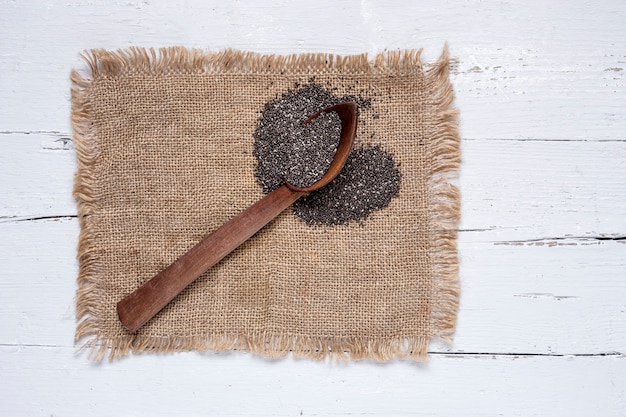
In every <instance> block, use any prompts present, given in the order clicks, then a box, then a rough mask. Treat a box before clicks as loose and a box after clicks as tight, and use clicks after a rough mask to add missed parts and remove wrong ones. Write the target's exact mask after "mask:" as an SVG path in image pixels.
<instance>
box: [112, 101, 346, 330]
mask: <svg viewBox="0 0 626 417" xmlns="http://www.w3.org/2000/svg"><path fill="white" fill-rule="evenodd" d="M332 111H334V112H336V113H337V114H338V115H339V118H340V119H341V137H340V139H339V144H338V146H337V151H336V152H335V156H334V157H333V160H332V162H331V163H330V166H329V167H328V170H327V171H326V173H325V174H324V176H323V177H322V178H321V179H320V180H318V181H316V182H314V183H313V184H311V185H309V186H307V187H297V186H295V185H293V184H290V183H289V182H287V181H285V184H284V185H282V186H280V187H279V188H277V189H276V190H274V191H272V192H271V193H270V194H268V195H266V196H265V197H263V198H262V199H261V200H259V201H257V202H256V203H255V204H253V205H252V206H250V207H249V208H247V209H246V210H244V211H243V212H241V213H240V214H238V215H237V216H235V217H233V218H232V219H231V220H229V221H228V222H227V223H225V224H224V225H222V226H221V227H220V228H219V229H217V230H215V231H214V232H213V233H211V234H210V235H208V236H206V237H205V238H204V239H203V240H201V241H200V242H199V243H198V244H197V245H196V246H194V247H193V248H191V249H189V251H187V253H185V254H184V255H182V256H181V257H180V258H178V259H177V260H176V261H174V263H172V264H171V265H170V266H168V267H167V268H165V269H164V270H163V271H161V272H159V273H158V274H157V275H155V276H154V277H153V278H152V279H150V280H149V281H147V282H146V283H144V284H143V285H142V286H141V287H139V288H137V289H136V290H135V291H133V292H132V293H130V294H129V295H127V296H126V297H125V298H124V299H122V300H121V301H120V302H119V303H117V315H118V316H119V318H120V321H121V322H122V324H124V326H126V328H127V329H128V330H130V331H131V332H135V331H137V330H138V329H139V328H140V327H141V326H143V325H144V324H146V323H147V322H148V320H150V319H151V318H152V317H154V316H155V315H156V314H157V313H158V312H159V311H161V310H162V309H163V307H165V306H166V305H167V304H168V303H169V302H170V301H172V300H173V299H174V297H176V296H177V295H178V294H179V293H180V292H181V291H182V290H183V289H185V288H186V287H187V286H188V285H189V284H191V283H192V282H193V281H195V280H196V279H197V278H198V277H199V276H200V275H201V274H202V273H204V272H205V271H206V270H207V269H209V268H210V267H212V266H213V265H215V264H216V263H218V262H219V261H220V260H222V259H223V258H224V257H225V256H226V255H228V254H229V253H230V252H232V251H233V250H235V249H236V248H237V247H238V246H239V245H241V244H242V243H243V242H245V241H246V240H248V239H249V238H250V237H252V236H253V235H254V234H255V233H256V232H258V231H259V230H261V229H262V228H263V227H264V226H265V225H266V224H268V223H269V222H270V221H271V220H272V219H274V218H275V217H276V216H278V215H279V214H280V213H281V212H282V211H283V210H285V209H286V208H287V207H289V206H290V205H291V204H292V203H293V202H294V201H296V200H297V199H298V198H300V197H302V196H303V195H305V194H307V193H309V192H311V191H315V190H317V189H319V188H321V187H323V186H325V185H327V184H328V183H330V182H331V181H332V180H333V179H334V178H335V177H336V176H337V175H338V174H339V172H340V171H341V169H342V168H343V166H344V164H345V163H346V160H347V159H348V155H349V154H350V151H351V149H352V143H353V142H354V137H355V136H356V126H357V119H358V112H357V105H356V104H355V103H353V102H345V103H340V104H336V105H334V106H331V107H328V108H326V109H324V110H321V111H319V112H317V113H315V114H313V115H312V116H310V117H309V118H308V119H307V120H306V121H305V123H310V122H311V120H313V119H315V118H316V117H318V116H319V115H320V114H322V113H328V112H332Z"/></svg>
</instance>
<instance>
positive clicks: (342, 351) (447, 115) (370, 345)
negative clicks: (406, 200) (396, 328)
mask: <svg viewBox="0 0 626 417" xmlns="http://www.w3.org/2000/svg"><path fill="white" fill-rule="evenodd" d="M420 55H421V50H409V51H388V52H383V53H380V54H377V55H376V57H375V58H374V59H373V60H372V61H369V60H368V56H367V54H360V55H351V56H337V55H332V54H322V53H318V54H299V55H297V54H294V55H288V56H279V55H261V54H258V53H253V52H242V51H236V50H226V51H223V52H217V53H207V52H205V51H202V50H198V49H187V48H182V47H172V48H161V49H158V50H156V49H143V48H136V47H133V48H129V49H125V50H118V51H107V50H102V49H94V50H91V51H87V52H85V53H84V54H83V55H82V57H83V58H84V60H85V61H86V63H87V64H88V65H89V68H90V74H88V75H87V76H83V75H81V74H79V73H78V72H77V71H73V72H72V74H71V79H72V83H73V86H72V124H73V128H74V142H75V147H76V152H77V157H78V171H77V173H76V176H75V186H74V195H75V197H76V199H77V200H78V215H79V219H80V222H81V233H80V237H79V245H78V259H79V262H80V269H79V277H78V283H79V290H78V292H77V307H76V316H77V320H78V326H77V329H76V336H75V341H76V343H77V344H78V343H79V342H80V341H81V340H83V339H87V340H86V341H84V342H83V343H82V345H81V346H80V348H79V350H84V349H85V350H88V351H89V357H90V358H91V359H93V360H95V361H101V360H103V359H104V358H106V357H107V356H108V358H109V359H110V360H113V359H116V358H120V357H123V356H125V355H128V354H129V353H140V352H174V351H184V350H200V351H208V350H211V351H230V350H245V351H248V352H252V353H259V354H262V355H264V356H266V357H283V356H285V355H287V354H289V353H291V354H293V355H294V356H296V357H303V356H304V357H309V358H313V359H318V360H323V359H326V358H330V359H331V360H348V359H350V360H358V359H369V360H376V361H388V360H391V359H395V358H410V359H413V360H417V361H422V360H425V359H426V355H427V349H428V345H429V341H430V340H429V339H430V337H411V338H407V337H398V338H385V339H381V340H371V339H370V340H363V339H362V338H357V337H340V338H337V337H323V336H320V337H311V336H292V335H290V336H286V335H279V334H271V333H267V332H265V333H260V334H256V335H207V336H206V337H200V336H196V337H190V338H181V337H167V338H155V337H150V336H140V335H128V336H119V337H107V336H105V335H102V334H101V333H100V331H99V329H100V326H99V323H98V317H103V316H104V312H102V311H98V310H97V309H98V305H99V300H101V299H102V298H103V297H104V294H102V293H101V291H102V290H101V289H99V287H98V285H97V284H98V276H99V272H100V271H101V268H100V265H99V264H98V259H99V256H98V253H96V251H95V247H94V245H93V243H94V240H95V239H96V237H95V236H94V234H93V230H92V226H91V224H92V221H93V219H94V218H95V217H96V216H97V215H98V207H97V201H98V198H97V195H96V194H95V190H94V188H93V184H94V179H95V172H94V171H95V164H96V161H97V159H98V152H99V149H98V142H97V132H96V131H95V128H94V126H92V125H91V124H90V113H91V105H90V85H91V82H92V81H93V80H95V79H97V78H101V77H116V76H123V75H133V74H135V75H136V74H146V75H168V74H180V73H194V74H196V73H200V74H202V73H217V72H219V73H228V72H232V73H264V72H268V73H269V72H271V73H276V72H282V73H285V74H289V73H306V74H311V75H314V74H315V73H316V72H320V71H325V72H328V71H331V72H344V73H353V74H359V73H363V74H384V73H394V74H398V73H421V72H424V74H425V78H426V83H427V88H428V90H429V92H430V96H429V97H430V98H429V100H428V102H427V103H426V108H427V111H428V112H429V113H430V115H431V118H430V119H431V120H435V123H434V124H432V125H430V126H428V127H427V128H428V130H429V132H430V135H429V138H430V142H429V144H430V145H429V157H430V159H431V160H432V162H433V168H432V170H431V172H430V181H429V194H428V195H429V201H430V204H429V212H430V219H431V224H432V228H431V230H430V233H431V239H432V242H433V245H432V246H431V260H432V269H433V294H432V296H433V299H432V300H433V308H432V310H431V325H432V328H433V329H434V331H433V332H432V334H431V335H429V336H432V337H438V338H442V339H444V340H448V339H449V337H450V335H451V334H452V332H453V331H454V326H455V321H456V310H457V306H458V296H459V292H458V283H457V281H458V278H457V276H458V266H457V256H456V232H455V230H456V224H457V222H458V218H459V191H458V188H457V187H455V186H454V185H452V184H451V183H450V181H449V174H450V173H451V172H453V171H455V170H457V169H458V167H459V163H460V160H459V159H460V152H459V136H458V128H457V112H456V110H454V109H452V108H451V103H452V100H453V97H454V94H453V92H452V87H451V85H450V82H449V80H448V66H449V62H450V58H449V55H448V49H447V46H446V48H445V49H444V52H443V54H442V56H441V57H440V58H439V60H438V61H437V62H436V63H434V64H432V65H430V66H429V67H428V68H427V69H424V68H423V67H422V64H421V59H420Z"/></svg>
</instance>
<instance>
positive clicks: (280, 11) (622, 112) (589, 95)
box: [0, 0, 626, 140]
mask: <svg viewBox="0 0 626 417" xmlns="http://www.w3.org/2000/svg"><path fill="white" fill-rule="evenodd" d="M601 3H604V4H601ZM601 3H600V4H599V3H596V2H586V3H581V2H578V3H576V4H572V3H571V2H569V1H566V0H557V1H552V2H550V4H545V2H542V1H539V0H533V1H526V2H515V3H496V4H489V3H483V2H480V1H478V0H473V1H470V2H457V1H438V0H429V1H421V2H412V3H409V2H407V3H405V4H403V5H402V7H401V8H399V7H398V5H397V4H396V3H394V2H392V1H390V0H387V1H363V2H357V1H352V2H345V3H342V7H338V6H337V5H336V4H335V2H332V1H330V0H320V1H318V2H314V3H306V2H299V3H297V4H293V3H290V2H286V1H284V0H283V1H279V2H276V3H274V4H267V3H262V2H261V3H259V2H252V1H247V2H240V3H236V4H231V3H229V2H220V1H193V2H188V3H187V4H186V7H182V6H181V5H176V4H175V3H170V2H158V1H157V2H139V1H136V2H135V1H129V2H119V3H115V4H110V3H107V2H91V1H73V2H71V3H70V4H63V5H62V4H60V3H56V4H55V3H49V2H8V3H7V4H6V5H5V6H4V8H3V12H1V13H0V22H1V24H0V39H2V41H1V42H3V45H5V46H6V47H5V48H3V56H2V59H1V60H0V72H1V73H2V77H0V102H2V103H5V105H3V106H0V131H9V132H16V131H29V132H33V131H57V132H62V133H63V134H68V132H69V131H70V126H69V117H68V115H69V112H70V103H69V88H70V85H69V72H70V70H71V68H73V67H82V68H85V66H84V65H83V64H81V62H80V60H79V59H78V57H77V56H78V53H79V52H81V51H83V50H85V49H89V48H94V47H104V48H120V47H127V46H130V45H143V46H169V45H185V46H190V47H199V48H204V49H211V50H219V49H224V48H229V47H230V48H238V49H245V50H253V51H257V52H263V53H280V54H289V53H294V52H311V51H325V52H332V53H338V54H351V53H361V52H369V53H370V54H373V53H376V52H379V51H381V50H384V49H405V48H419V47H424V48H425V52H424V57H425V59H426V60H430V61H432V60H434V59H436V58H437V56H438V54H439V52H440V51H441V48H442V46H443V44H444V43H445V41H448V42H449V43H450V47H451V50H452V53H453V54H454V55H455V56H456V57H458V59H459V63H458V65H457V67H456V69H455V73H454V75H453V82H454V85H455V89H456V92H457V97H458V99H457V105H458V107H459V108H460V109H461V110H462V134H463V137H465V138H471V139H479V138H498V139H520V138H521V139H559V140H568V139H579V140H625V139H626V138H625V137H624V131H626V106H624V105H623V104H624V103H625V102H626V86H625V83H624V74H625V73H626V71H625V70H624V69H625V68H626V55H625V54H624V50H626V36H624V35H625V34H626V32H625V31H626V28H625V26H624V25H623V20H624V16H625V15H626V3H619V2H608V1H607V2H601ZM289 10H293V11H294V12H293V13H290V12H289ZM328 10H332V11H333V13H332V14H329V13H328V12H327V11H328ZM399 10H401V12H399ZM538 10H540V12H538ZM76 28H80V36H77V35H76ZM324 28H332V31H329V32H328V33H329V35H328V36H325V35H323V34H324V33H326V32H324ZM330 33H332V35H330Z"/></svg>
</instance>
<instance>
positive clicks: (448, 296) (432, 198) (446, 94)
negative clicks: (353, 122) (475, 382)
mask: <svg viewBox="0 0 626 417" xmlns="http://www.w3.org/2000/svg"><path fill="white" fill-rule="evenodd" d="M450 61H451V59H450V56H449V52H448V47H447V45H446V47H445V48H444V50H443V53H442V54H441V57H440V58H439V60H438V61H437V62H435V63H434V64H433V65H432V66H430V68H429V69H428V70H427V71H425V77H426V87H427V90H428V94H427V95H426V97H427V102H426V112H427V114H429V116H430V117H427V118H426V120H430V121H432V122H431V124H429V125H427V126H426V129H427V140H428V146H429V147H428V155H429V158H430V161H431V165H430V166H431V170H430V178H429V181H428V200H429V205H428V210H429V217H430V222H429V224H430V242H431V247H430V254H431V267H432V289H433V290H432V295H431V312H430V323H431V336H432V337H436V338H439V339H441V340H444V341H445V342H448V343H450V342H451V336H452V334H453V333H454V329H455V326H456V317H457V310H458V305H459V283H458V280H459V278H458V276H459V262H458V256H457V247H456V235H457V227H458V223H459V218H460V212H461V203H460V200H461V199H460V192H459V188H458V187H457V186H456V185H455V184H453V183H452V181H453V180H454V178H455V176H456V175H457V174H458V169H459V167H460V164H461V152H460V144H461V139H460V136H459V130H458V111H457V110H456V109H455V108H453V107H452V101H453V100H454V92H453V90H452V84H451V83H450V79H449V67H450Z"/></svg>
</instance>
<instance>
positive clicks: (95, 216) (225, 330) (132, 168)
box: [72, 48, 460, 361]
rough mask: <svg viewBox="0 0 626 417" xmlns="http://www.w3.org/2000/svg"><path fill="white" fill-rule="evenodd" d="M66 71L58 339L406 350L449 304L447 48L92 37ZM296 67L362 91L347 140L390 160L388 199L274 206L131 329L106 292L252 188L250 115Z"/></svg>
mask: <svg viewBox="0 0 626 417" xmlns="http://www.w3.org/2000/svg"><path fill="white" fill-rule="evenodd" d="M84 58H85V60H86V62H87V63H88V67H89V68H88V70H87V71H83V72H82V73H79V72H78V71H74V72H73V73H72V81H73V88H72V104H73V109H72V121H73V127H74V140H75V145H76V151H77V157H78V171H77V174H76V178H75V196H76V198H77V201H78V208H79V218H80V224H81V232H80V242H79V248H78V252H79V253H78V258H79V263H80V270H79V277H78V286H79V288H78V292H77V319H78V326H77V331H76V340H77V343H79V344H80V345H81V347H85V348H88V349H89V350H90V351H91V357H92V358H93V359H95V360H101V359H103V358H105V357H106V356H107V355H108V357H109V358H111V359H113V358H117V357H120V356H124V355H126V354H128V353H131V352H135V353H137V352H144V351H151V352H155V351H158V352H172V351H182V350H215V351H226V350H245V351H251V352H256V353H259V354H261V355H264V356H268V357H278V356H284V355H286V354H288V353H289V352H292V353H293V354H294V355H296V356H308V357H312V358H316V359H323V358H327V357H332V358H344V359H374V360H383V361H384V360H390V359H393V358H402V357H410V358H412V359H416V360H423V359H425V357H426V352H427V348H428V344H429V341H430V340H431V339H432V338H433V337H437V338H442V339H444V340H449V339H450V336H451V334H452V332H453V329H454V324H455V321H456V310H457V304H458V283H457V280H458V277H457V275H458V273H457V270H458V261H457V254H456V232H455V230H456V225H457V222H458V217H459V192H458V189H457V187H456V186H455V185H453V184H452V183H451V181H450V176H451V175H454V173H455V171H456V170H457V169H458V166H459V158H460V155H459V137H458V130H457V112H456V110H455V109H454V108H452V106H451V104H452V100H453V92H452V88H451V85H450V82H449V77H448V68H449V61H450V60H449V57H448V52H447V49H446V50H444V53H443V54H442V56H441V58H440V59H439V60H438V61H437V62H435V63H433V64H430V65H424V64H422V63H421V61H420V51H413V50H411V51H395V52H385V53H381V54H379V55H377V56H376V57H375V58H374V59H373V60H371V61H370V60H368V57H367V55H365V54H363V55H355V56H347V57H340V56H336V55H328V54H304V55H292V56H277V55H260V54H256V53H248V52H240V51H234V50H227V51H223V52H219V53H209V52H204V51H201V50H193V49H185V48H165V49H160V50H152V49H141V48H131V49H126V50H119V51H105V50H92V51H89V52H87V53H85V54H84ZM312 77H315V81H316V82H317V83H320V84H321V85H323V86H325V87H327V88H329V89H330V88H332V89H336V90H334V91H335V92H336V93H337V94H339V95H343V94H355V95H360V96H362V97H365V98H371V99H372V104H371V107H370V108H363V109H361V110H360V120H359V125H358V131H357V139H356V146H359V145H380V147H381V148H382V149H384V150H385V151H387V152H389V153H391V154H392V155H393V156H394V159H395V160H396V162H397V163H398V165H399V169H400V172H401V177H402V178H401V188H400V192H399V195H398V196H397V197H395V198H394V199H393V200H392V202H391V204H390V206H388V207H387V208H385V209H382V210H379V211H376V212H374V213H373V214H371V215H370V216H369V217H368V218H367V219H366V220H364V221H362V222H352V223H350V224H348V225H342V226H333V227H329V226H314V227H311V226H308V225H306V224H305V223H304V222H303V221H301V220H299V219H298V218H296V217H295V216H294V215H293V214H292V212H291V209H287V210H286V211H285V212H283V213H282V214H281V215H280V216H279V217H278V218H276V219H275V220H274V221H273V222H271V223H270V224H269V225H268V226H266V227H265V228H264V229H263V230H261V231H260V232H259V233H257V234H256V235H255V236H254V237H253V238H251V239H250V240H249V241H247V242H246V243H244V244H243V245H242V246H240V247H239V248H238V249H237V250H235V251H234V252H233V253H231V254H230V255H229V256H228V257H227V258H225V259H224V260H222V261H221V262H220V263H219V264H218V265H216V266H215V267H213V268H211V269H210V270H209V271H207V272H206V273H205V274H203V275H202V276H201V277H200V278H199V279H198V280H196V281H195V282H194V283H193V284H192V285H191V286H189V287H188V288H187V289H186V290H184V291H183V292H182V293H181V294H180V295H179V296H178V297H177V298H175V299H174V300H173V301H172V302H171V303H170V304H169V305H168V306H167V307H166V308H165V309H164V310H163V311H161V312H160V313H159V314H158V315H157V316H156V317H155V318H154V319H152V320H151V321H150V322H148V324H146V325H145V326H144V327H142V328H141V329H140V330H139V331H138V332H137V333H135V334H132V333H130V332H128V331H127V330H126V329H125V328H124V327H123V325H122V324H121V323H120V322H119V320H118V318H117V314H116V309H115V306H116V303H117V302H118V301H119V300H121V299H122V298H123V297H124V296H126V295H127V294H129V293H130V292H132V291H133V290H135V289H136V288H137V287H139V286H140V285H141V284H142V283H143V282H145V281H147V280H148V279H150V278H151V277H152V276H154V275H155V274H156V273H158V272H159V271H160V270H162V269H163V268H165V267H166V266H167V265H169V264H170V263H171V262H172V261H174V260H175V259H176V258H178V257H179V256H180V255H182V254H183V253H185V251H186V250H188V249H189V248H191V247H192V246H194V245H195V244H196V243H197V242H198V241H199V240H201V239H202V238H203V237H204V236H205V235H206V234H208V233H210V232H211V231H212V230H214V229H216V228H217V227H219V226H220V225H221V224H223V223H224V222H226V221H227V220H228V219H230V218H231V217H233V216H234V215H236V214H237V213H238V212H240V211H242V210H243V209H245V208H247V207H248V206H250V205H251V204H252V203H254V202H255V201H257V200H259V199H260V198H262V197H263V193H262V188H261V186H260V185H259V183H258V182H257V180H256V178H255V176H254V172H255V166H256V160H255V158H254V156H253V154H252V151H253V145H254V138H253V132H254V130H255V128H256V127H257V124H258V122H259V118H260V116H261V111H262V109H263V106H264V105H265V103H266V102H268V101H270V100H272V99H275V98H276V97H278V96H280V94H281V93H284V92H286V91H288V89H290V88H291V89H292V88H294V87H295V86H296V85H297V83H301V84H302V83H307V82H309V81H310V79H311V78H312Z"/></svg>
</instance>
